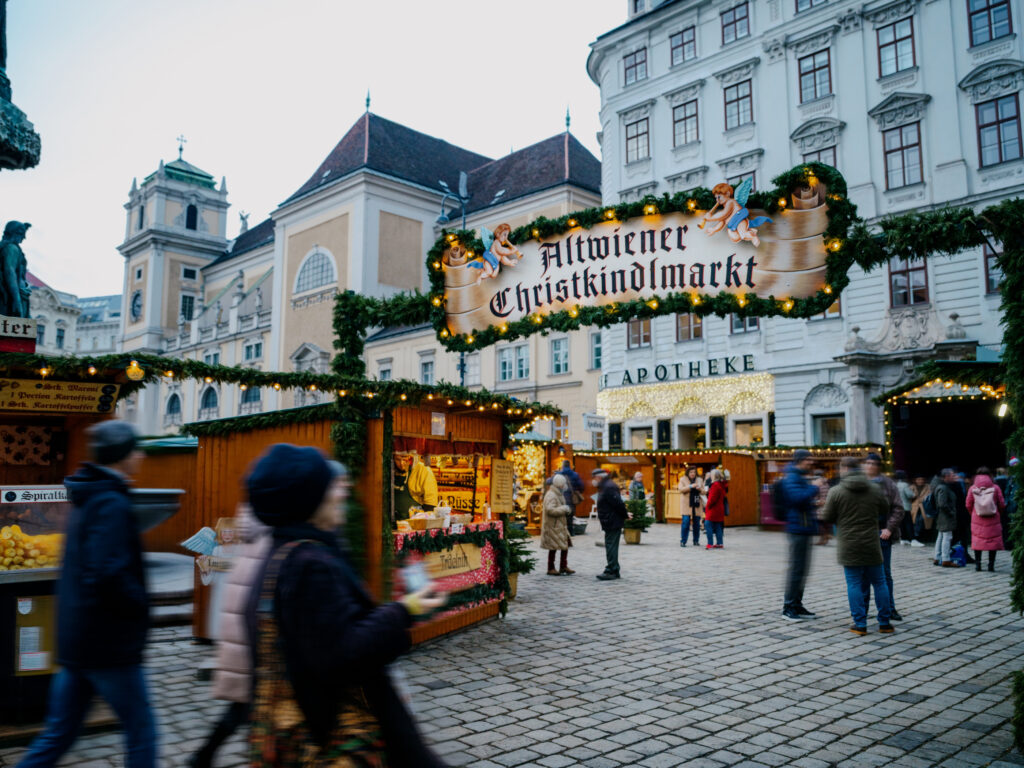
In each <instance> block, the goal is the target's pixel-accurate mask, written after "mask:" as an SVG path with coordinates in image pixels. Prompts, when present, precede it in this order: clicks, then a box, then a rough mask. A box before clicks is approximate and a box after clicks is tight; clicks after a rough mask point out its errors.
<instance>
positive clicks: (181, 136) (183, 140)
mask: <svg viewBox="0 0 1024 768" xmlns="http://www.w3.org/2000/svg"><path fill="white" fill-rule="evenodd" d="M175 141H177V142H178V159H179V160H181V153H182V152H184V151H185V145H186V144H188V139H186V138H185V134H179V135H178V138H177V139H175Z"/></svg>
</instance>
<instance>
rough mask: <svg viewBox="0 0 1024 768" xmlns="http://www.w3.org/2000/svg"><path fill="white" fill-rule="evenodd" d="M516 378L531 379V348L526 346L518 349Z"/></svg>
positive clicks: (522, 345)
mask: <svg viewBox="0 0 1024 768" xmlns="http://www.w3.org/2000/svg"><path fill="white" fill-rule="evenodd" d="M516 378H517V379H528V378H530V348H529V347H528V346H526V345H525V344H521V345H520V346H518V347H516Z"/></svg>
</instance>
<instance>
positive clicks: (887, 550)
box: [864, 539, 896, 613]
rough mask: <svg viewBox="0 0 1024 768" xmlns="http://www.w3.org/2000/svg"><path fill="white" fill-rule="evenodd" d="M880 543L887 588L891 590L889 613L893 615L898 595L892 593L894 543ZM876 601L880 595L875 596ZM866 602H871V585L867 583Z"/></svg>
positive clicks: (865, 588) (865, 590)
mask: <svg viewBox="0 0 1024 768" xmlns="http://www.w3.org/2000/svg"><path fill="white" fill-rule="evenodd" d="M879 543H880V544H881V545H882V570H883V571H884V572H885V586H886V587H887V588H888V590H889V613H892V612H893V611H895V610H896V595H895V594H894V593H893V591H892V541H886V540H885V539H879ZM875 599H876V600H877V599H878V595H875ZM864 600H865V602H868V603H870V602H871V585H869V584H868V583H867V582H865V584H864Z"/></svg>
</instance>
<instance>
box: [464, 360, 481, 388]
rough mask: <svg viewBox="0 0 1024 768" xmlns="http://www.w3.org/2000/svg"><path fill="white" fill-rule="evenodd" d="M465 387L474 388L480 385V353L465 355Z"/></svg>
mask: <svg viewBox="0 0 1024 768" xmlns="http://www.w3.org/2000/svg"><path fill="white" fill-rule="evenodd" d="M465 365H466V386H467V387H475V386H477V385H479V384H480V353H479V352H474V353H473V354H471V355H466V358H465Z"/></svg>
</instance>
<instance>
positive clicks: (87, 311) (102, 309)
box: [76, 294, 121, 323]
mask: <svg viewBox="0 0 1024 768" xmlns="http://www.w3.org/2000/svg"><path fill="white" fill-rule="evenodd" d="M76 304H78V307H79V309H81V310H82V314H81V315H79V317H78V322H79V323H104V322H107V321H110V320H116V319H117V318H119V317H120V316H121V295H120V294H114V295H112V296H87V297H86V298H84V299H78V301H77V302H76Z"/></svg>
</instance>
